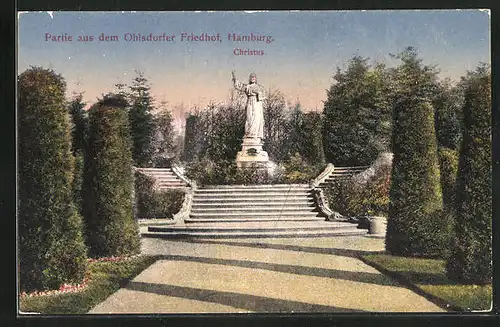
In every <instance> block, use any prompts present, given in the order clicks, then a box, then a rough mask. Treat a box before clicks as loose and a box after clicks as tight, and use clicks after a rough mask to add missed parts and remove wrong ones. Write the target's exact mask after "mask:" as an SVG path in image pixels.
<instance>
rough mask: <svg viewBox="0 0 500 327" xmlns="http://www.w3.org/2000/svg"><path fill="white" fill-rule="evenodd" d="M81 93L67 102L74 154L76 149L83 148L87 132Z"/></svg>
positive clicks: (82, 149) (80, 149) (81, 149)
mask: <svg viewBox="0 0 500 327" xmlns="http://www.w3.org/2000/svg"><path fill="white" fill-rule="evenodd" d="M82 97H83V96H82V94H81V93H80V94H77V95H76V96H75V97H74V98H73V99H72V100H71V102H70V103H69V113H70V114H71V120H72V123H73V124H72V129H71V136H72V151H73V154H75V155H76V153H77V152H78V151H84V150H85V139H86V133H87V113H86V112H85V110H84V109H83V108H84V107H85V103H84V102H82Z"/></svg>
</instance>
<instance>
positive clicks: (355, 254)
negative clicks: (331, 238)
mask: <svg viewBox="0 0 500 327" xmlns="http://www.w3.org/2000/svg"><path fill="white" fill-rule="evenodd" d="M170 241H174V242H183V243H198V244H214V245H230V246H238V247H251V248H258V249H273V250H287V251H298V252H307V253H317V254H332V255H338V256H343V257H350V258H359V257H360V256H361V255H364V254H375V253H382V252H383V251H363V250H350V249H336V248H321V247H313V246H300V245H289V244H272V243H260V242H234V241H209V240H197V239H194V238H193V239H183V240H170Z"/></svg>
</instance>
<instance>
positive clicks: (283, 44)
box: [16, 9, 492, 317]
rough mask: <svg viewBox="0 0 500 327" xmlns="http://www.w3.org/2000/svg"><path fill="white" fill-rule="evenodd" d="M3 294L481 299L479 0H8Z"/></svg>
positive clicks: (481, 305) (178, 299) (487, 218)
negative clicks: (12, 100)
mask: <svg viewBox="0 0 500 327" xmlns="http://www.w3.org/2000/svg"><path fill="white" fill-rule="evenodd" d="M17 34H18V47H17V73H18V80H17V104H18V107H17V115H16V116H17V129H18V134H17V148H18V168H17V169H18V204H17V209H18V210H17V231H18V235H19V237H18V260H19V270H18V276H19V277H18V291H19V300H18V312H19V315H20V316H28V315H30V316H31V315H35V316H37V317H38V316H45V315H54V314H58V315H60V314H67V315H72V314H89V315H94V316H95V315H103V314H105V315H114V314H165V315H169V314H200V313H210V314H240V315H246V314H248V313H278V314H292V313H293V314H297V313H298V314H309V313H318V312H322V313H331V314H337V313H349V314H351V313H354V314H356V313H358V314H359V313H368V312H379V313H395V312H398V313H409V312H423V313H431V312H432V313H435V312H440V313H445V312H452V313H453V312H455V313H457V312H471V311H481V312H488V311H490V310H491V308H492V295H491V293H492V285H491V283H492V257H491V237H492V229H491V228H492V227H491V221H492V211H491V210H492V209H491V201H492V200H491V159H490V158H491V123H490V122H491V68H490V66H491V57H490V52H491V51H490V50H491V45H490V12H489V10H479V9H474V10H473V9H471V10H377V11H375V10H373V11H370V10H366V11H354V10H353V11H196V12H195V11H191V12H190V11H179V12H125V11H117V12H86V11H81V12H76V11H52V12H19V13H18V26H17Z"/></svg>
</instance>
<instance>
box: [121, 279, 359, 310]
mask: <svg viewBox="0 0 500 327" xmlns="http://www.w3.org/2000/svg"><path fill="white" fill-rule="evenodd" d="M126 288H127V289H129V290H134V291H141V292H148V293H155V294H159V295H167V296H172V297H178V298H183V299H192V300H198V301H203V302H211V303H219V304H223V305H227V306H231V307H234V308H238V309H243V310H249V311H255V312H276V313H277V312H364V311H363V310H354V309H346V308H339V307H334V306H328V305H321V304H310V303H305V302H299V301H290V300H281V299H273V298H268V297H263V296H256V295H249V294H242V293H235V292H223V291H213V290H206V289H200V288H192V287H184V286H175V285H164V284H155V283H144V282H130V283H129V284H128V285H127V286H126ZM332 296H333V295H332Z"/></svg>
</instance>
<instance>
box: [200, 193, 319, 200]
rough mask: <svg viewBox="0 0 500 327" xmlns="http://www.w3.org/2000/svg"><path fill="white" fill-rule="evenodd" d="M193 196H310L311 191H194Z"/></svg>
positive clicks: (214, 197)
mask: <svg viewBox="0 0 500 327" xmlns="http://www.w3.org/2000/svg"><path fill="white" fill-rule="evenodd" d="M194 196H195V197H196V198H213V199H217V198H219V199H220V198H235V197H241V198H255V197H285V198H286V197H292V196H294V197H305V198H307V197H310V198H312V193H305V192H290V193H282V192H228V193H200V192H195V193H194Z"/></svg>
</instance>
